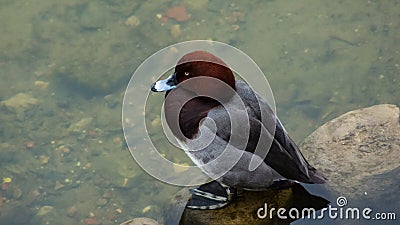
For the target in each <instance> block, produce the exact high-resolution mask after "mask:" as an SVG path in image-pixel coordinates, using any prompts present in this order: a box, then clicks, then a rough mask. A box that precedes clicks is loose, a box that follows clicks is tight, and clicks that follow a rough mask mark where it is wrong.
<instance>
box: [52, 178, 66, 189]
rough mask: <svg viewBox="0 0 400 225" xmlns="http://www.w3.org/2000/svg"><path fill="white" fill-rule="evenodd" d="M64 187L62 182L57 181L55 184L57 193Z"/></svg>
mask: <svg viewBox="0 0 400 225" xmlns="http://www.w3.org/2000/svg"><path fill="white" fill-rule="evenodd" d="M63 187H64V184H62V183H61V182H60V181H58V180H57V181H56V182H55V184H54V190H55V191H58V190H60V189H61V188H63Z"/></svg>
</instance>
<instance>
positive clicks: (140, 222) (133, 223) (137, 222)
mask: <svg viewBox="0 0 400 225" xmlns="http://www.w3.org/2000/svg"><path fill="white" fill-rule="evenodd" d="M120 225H160V224H159V223H158V222H157V221H155V220H153V219H150V218H146V217H139V218H135V219H132V220H128V221H125V222H123V223H121V224H120Z"/></svg>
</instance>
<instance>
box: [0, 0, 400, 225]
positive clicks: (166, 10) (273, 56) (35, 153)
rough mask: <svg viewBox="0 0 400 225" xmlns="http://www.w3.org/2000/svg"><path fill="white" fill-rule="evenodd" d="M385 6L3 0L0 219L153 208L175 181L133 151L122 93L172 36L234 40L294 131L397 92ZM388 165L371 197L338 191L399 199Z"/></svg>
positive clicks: (300, 133)
mask: <svg viewBox="0 0 400 225" xmlns="http://www.w3.org/2000/svg"><path fill="white" fill-rule="evenodd" d="M397 9H398V6H397V2H395V1H391V2H386V1H385V2H381V1H348V2H336V1H330V2H326V1H307V2H304V1H259V2H252V3H251V4H250V3H247V2H243V1H229V2H225V1H219V2H218V1H208V0H199V1H193V0H187V1H183V3H182V1H172V0H167V1H164V4H162V5H160V4H158V3H156V2H152V1H135V2H132V1H122V2H121V1H118V2H114V1H107V0H104V1H88V0H84V1H81V0H80V1H77V0H73V1H57V2H55V1H45V0H42V1H35V2H29V1H28V2H27V1H7V0H5V1H2V7H1V8H0V17H1V19H0V20H1V21H2V22H1V26H0V32H1V34H2V35H1V36H0V59H1V60H0V78H1V82H0V101H1V103H0V105H1V106H0V111H1V113H0V121H1V123H0V179H1V180H0V182H1V189H0V221H1V224H100V223H101V224H103V225H106V224H118V223H120V222H123V221H125V220H128V219H130V218H133V217H139V216H145V217H150V218H154V219H157V220H158V221H160V222H162V220H163V218H162V211H163V209H164V207H163V204H164V203H166V202H168V201H169V199H170V198H171V197H172V196H173V194H174V193H176V192H177V191H178V190H179V188H178V187H173V186H169V185H166V184H164V183H162V182H158V181H156V180H154V179H153V178H152V177H150V176H148V175H146V173H144V172H143V171H142V170H141V169H140V167H138V166H137V165H136V163H135V162H134V161H133V160H132V158H131V157H130V155H129V152H128V150H127V149H126V146H125V144H124V137H123V134H122V127H121V107H122V106H121V102H122V96H123V91H124V89H125V85H126V84H127V81H128V80H129V78H130V75H131V73H132V71H133V70H134V69H135V68H136V67H137V66H138V65H139V64H140V63H141V62H142V61H143V60H144V59H145V58H147V57H148V56H149V55H151V54H152V53H154V52H156V51H157V50H159V49H160V48H162V47H165V46H167V45H169V44H172V43H175V42H179V41H183V40H192V39H213V40H217V41H221V42H225V43H228V44H232V45H234V46H235V47H237V48H239V49H241V50H243V51H244V52H246V53H247V54H248V55H249V56H250V57H252V58H253V59H254V60H255V61H256V62H257V63H258V64H259V65H260V67H261V68H262V70H263V71H264V73H265V74H266V75H267V76H268V79H269V81H270V84H271V87H272V89H273V91H274V94H275V98H276V99H275V100H276V102H277V109H278V114H279V115H280V118H281V120H282V122H283V123H284V124H285V126H286V128H287V129H288V131H289V133H290V134H291V135H292V136H293V137H294V139H295V140H296V141H298V142H299V141H301V140H302V139H304V138H305V137H306V136H307V135H308V134H309V133H310V132H311V131H312V130H314V129H315V128H317V127H318V126H319V125H320V124H322V123H323V122H326V121H328V120H329V119H331V118H334V117H336V116H338V115H340V114H342V113H344V112H346V111H349V110H351V109H354V108H359V107H364V106H369V105H373V104H378V103H393V104H398V103H399V98H400V89H399V88H398V87H399V83H400V80H399V77H398V74H399V70H400V66H399V64H400V60H399V52H398V49H397V48H396V47H397V46H398V38H397V37H399V35H400V34H399V32H400V29H398V28H399V22H398V21H400V18H399V15H398V10H397ZM149 76H154V78H157V77H156V76H157V74H151V75H149ZM149 87H150V84H149ZM149 87H142V88H143V91H146V90H147V89H148V88H149ZM161 101H162V96H160V97H159V102H161ZM159 102H158V101H154V102H151V104H154V105H155V107H158V106H157V105H158V104H159ZM157 112H159V111H154V115H150V117H151V118H154V119H155V118H157V115H158V114H156V113H157ZM138 113H142V112H138ZM132 123H133V124H134V123H135V121H132ZM154 125H155V126H157V123H156V122H154ZM154 135H155V136H156V135H157V134H154ZM160 141H161V143H163V141H164V140H162V139H160ZM161 145H162V144H161ZM165 153H166V155H167V156H166V157H169V155H168V151H165ZM398 174H399V173H398V171H397V172H396V171H395V172H394V173H391V174H385V175H382V177H381V178H380V179H381V180H379V179H378V180H377V182H380V181H382V182H383V180H387V179H391V180H393V181H394V182H393V184H392V185H391V186H388V188H387V189H386V190H382V193H379V197H377V198H375V197H371V198H369V196H370V195H367V196H366V198H365V199H354V200H352V199H351V201H350V199H349V202H350V203H351V205H353V204H354V205H358V204H359V205H360V206H370V207H374V209H375V207H376V208H377V209H382V211H394V210H398V209H397V207H398V202H399V199H398V194H397V193H396V192H395V191H392V190H398V189H399V182H398V181H399V179H398V178H399V177H398ZM371 185H373V183H371ZM398 215H399V214H398ZM328 221H331V220H328ZM299 222H302V221H299ZM347 222H348V221H346V223H347ZM371 222H373V221H371ZM295 223H297V222H295ZM303 223H309V221H303ZM349 223H352V222H349ZM347 224H348V223H347Z"/></svg>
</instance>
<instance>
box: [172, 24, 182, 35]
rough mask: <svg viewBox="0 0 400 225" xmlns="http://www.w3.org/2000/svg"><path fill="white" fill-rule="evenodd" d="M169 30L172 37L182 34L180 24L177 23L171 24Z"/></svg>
mask: <svg viewBox="0 0 400 225" xmlns="http://www.w3.org/2000/svg"><path fill="white" fill-rule="evenodd" d="M170 32H171V35H172V37H174V38H177V37H179V36H181V34H182V31H181V25H179V24H174V25H172V26H171V28H170Z"/></svg>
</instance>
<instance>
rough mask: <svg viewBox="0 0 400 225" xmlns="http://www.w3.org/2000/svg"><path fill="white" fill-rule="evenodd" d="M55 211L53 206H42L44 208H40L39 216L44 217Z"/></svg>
mask: <svg viewBox="0 0 400 225" xmlns="http://www.w3.org/2000/svg"><path fill="white" fill-rule="evenodd" d="M53 209H54V207H53V206H49V205H45V206H42V207H40V209H39V211H38V213H37V215H38V216H44V215H46V214H48V213H50V212H51V211H53Z"/></svg>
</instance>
